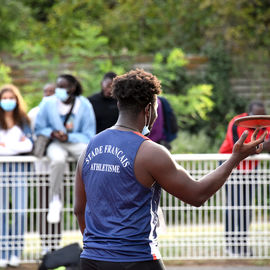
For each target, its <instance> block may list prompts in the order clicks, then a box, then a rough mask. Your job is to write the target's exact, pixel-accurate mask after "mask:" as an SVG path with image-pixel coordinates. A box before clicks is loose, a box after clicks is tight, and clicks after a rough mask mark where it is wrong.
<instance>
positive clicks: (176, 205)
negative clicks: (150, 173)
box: [0, 154, 270, 262]
mask: <svg viewBox="0 0 270 270" xmlns="http://www.w3.org/2000/svg"><path fill="white" fill-rule="evenodd" d="M229 157H230V155H229V154H228V155H227V154H226V155H224V154H175V155H174V158H175V159H176V161H177V162H178V163H179V164H180V165H182V166H183V167H184V168H185V169H186V170H187V171H188V172H189V173H190V174H191V175H192V176H193V177H194V178H195V179H196V180H199V179H200V178H201V177H203V176H204V175H205V174H207V173H209V172H210V171H212V170H214V169H215V168H217V167H218V166H219V165H220V164H221V163H222V162H224V161H226V159H228V158H229ZM75 169H76V162H75V161H74V160H73V159H72V158H70V159H69V160H68V162H67V165H66V169H65V174H64V181H63V184H62V187H63V188H62V200H63V211H62V215H61V222H60V223H59V224H56V225H52V224H48V223H47V222H46V216H47V213H48V190H49V173H50V170H49V161H48V159H47V158H43V159H37V158H36V157H34V156H8V157H7V156H0V224H1V228H0V231H1V233H0V242H1V244H0V248H1V256H6V255H7V254H18V255H19V256H21V260H22V262H36V261H37V260H38V259H39V258H41V256H42V253H44V252H46V250H51V249H52V248H58V247H61V246H65V245H67V244H69V243H73V242H79V243H80V244H82V236H81V234H80V232H79V228H78V225H77V221H76V218H75V216H74V214H73V205H74V176H75ZM269 182H270V155H268V154H260V155H256V156H252V157H250V158H248V159H247V160H246V161H244V162H242V163H241V164H240V165H239V166H238V167H237V168H236V169H234V171H233V174H232V176H231V177H229V179H228V181H227V183H226V184H225V185H224V186H223V187H222V188H221V189H220V190H219V191H218V192H217V193H216V194H215V195H214V196H213V197H211V198H210V199H209V200H208V201H207V202H205V204H204V205H203V206H201V207H199V208H196V207H192V206H190V205H188V204H185V203H184V202H182V201H180V200H178V199H177V198H174V197H173V196H172V195H170V194H168V193H167V192H166V191H164V190H163V191H162V197H161V201H160V205H161V210H162V211H160V212H161V213H162V214H161V213H160V227H159V229H158V233H159V246H160V250H161V253H162V256H163V258H164V259H165V260H183V259H192V260H194V259H195V260H197V259H200V260H201V259H227V258H229V259H235V258H237V259H242V258H243V259H246V258H256V259H269V258H270V222H269V221H270V185H269ZM0 258H1V257H0Z"/></svg>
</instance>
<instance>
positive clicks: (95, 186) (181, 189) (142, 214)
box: [74, 69, 265, 270]
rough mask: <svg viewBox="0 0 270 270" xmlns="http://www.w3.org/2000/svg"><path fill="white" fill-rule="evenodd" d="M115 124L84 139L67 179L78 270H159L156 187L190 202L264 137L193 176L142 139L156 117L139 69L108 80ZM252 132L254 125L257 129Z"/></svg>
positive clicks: (152, 95)
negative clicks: (79, 242)
mask: <svg viewBox="0 0 270 270" xmlns="http://www.w3.org/2000/svg"><path fill="white" fill-rule="evenodd" d="M112 88H113V95H114V97H115V98H116V99H117V101H118V108H119V117H118V120H117V122H116V124H115V125H114V126H113V127H111V128H110V129H107V130H105V131H103V132H101V133H100V134H98V135H96V136H95V137H94V138H92V139H91V141H90V143H89V145H88V147H87V149H86V150H85V151H84V152H83V153H82V155H81V157H80V159H79V161H78V165H77V170H76V177H75V206H74V212H75V214H76V216H77V220H78V223H79V226H80V230H81V232H82V233H83V252H82V254H81V270H164V269H165V267H164V265H163V263H162V260H161V259H160V253H159V251H158V248H157V235H156V225H157V220H158V219H157V208H158V203H159V197H160V187H161V188H163V189H165V190H166V191H167V192H169V193H170V194H172V195H174V196H176V197H177V198H179V199H180V200H182V201H184V202H186V203H189V204H191V205H194V206H200V205H202V204H203V203H204V202H205V201H206V200H207V199H209V198H210V197H211V196H212V195H213V194H214V193H215V192H216V191H217V190H219V189H220V188H221V187H222V185H223V184H224V183H225V181H226V179H227V178H228V176H229V175H230V173H231V171H232V170H233V168H235V167H237V164H238V163H239V162H240V161H241V160H243V159H244V158H246V157H248V156H249V155H252V154H258V153H260V152H261V151H262V149H263V142H264V137H265V135H264V136H261V137H260V138H258V139H257V140H256V136H257V133H258V132H255V133H254V136H253V137H252V141H251V142H250V143H244V141H245V139H246V137H247V133H243V135H242V136H241V138H240V139H239V140H238V141H237V142H236V144H235V146H234V149H233V153H232V155H231V157H230V158H229V159H228V160H227V161H226V162H224V163H223V164H222V165H221V166H219V167H218V168H217V169H216V170H214V171H213V172H211V173H209V174H208V175H206V176H204V177H203V178H202V179H200V180H199V181H196V180H195V179H193V178H192V177H191V176H190V175H189V174H188V173H187V172H186V171H185V170H184V169H183V168H182V167H181V166H180V165H178V164H177V163H176V162H175V160H174V159H173V156H172V155H171V154H170V152H169V151H168V150H167V149H166V148H165V147H163V146H161V145H159V144H156V143H154V142H152V141H151V140H148V139H147V138H146V137H144V136H143V135H142V134H144V135H145V134H147V133H149V130H151V128H152V126H153V123H154V121H155V119H156V118H157V95H158V94H159V93H160V91H161V90H160V83H159V81H158V80H157V78H156V77H155V76H153V75H152V74H150V73H147V72H145V71H143V70H139V69H137V70H133V71H130V72H128V73H126V74H124V75H122V76H117V77H116V78H115V79H114V81H113V86H112ZM257 131H258V130H257Z"/></svg>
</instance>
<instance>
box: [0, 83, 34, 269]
mask: <svg viewBox="0 0 270 270" xmlns="http://www.w3.org/2000/svg"><path fill="white" fill-rule="evenodd" d="M32 147H33V143H32V138H31V128H30V120H29V118H28V116H27V114H26V106H25V103H24V101H23V98H22V96H21V94H20V92H19V90H18V88H17V87H16V86H14V85H12V84H8V85H4V86H2V87H1V89H0V155H1V156H10V155H20V154H25V153H29V152H30V151H31V150H32ZM26 167H27V164H24V163H23V164H19V163H17V162H15V163H14V162H13V163H8V162H7V163H2V164H1V166H0V171H1V174H2V175H3V176H2V177H1V183H2V185H1V187H0V212H1V215H0V223H1V226H0V231H1V236H0V249H1V252H0V267H2V268H5V267H7V265H10V266H13V267H17V266H19V264H20V256H21V253H22V249H23V242H24V239H23V237H24V224H25V218H26V211H25V210H26V208H27V181H26V179H25V178H24V177H23V173H22V172H24V171H25V170H26ZM16 172H20V174H19V175H20V176H18V174H16Z"/></svg>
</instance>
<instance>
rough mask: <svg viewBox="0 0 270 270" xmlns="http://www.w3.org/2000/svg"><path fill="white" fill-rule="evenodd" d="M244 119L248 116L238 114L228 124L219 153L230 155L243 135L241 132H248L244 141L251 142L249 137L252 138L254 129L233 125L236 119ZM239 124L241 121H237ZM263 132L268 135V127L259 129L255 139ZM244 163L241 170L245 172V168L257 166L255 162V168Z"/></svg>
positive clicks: (250, 164)
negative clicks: (266, 132)
mask: <svg viewBox="0 0 270 270" xmlns="http://www.w3.org/2000/svg"><path fill="white" fill-rule="evenodd" d="M257 116H258V115H257ZM244 117H248V114H247V113H242V114H239V115H237V116H235V117H234V118H233V119H232V120H231V121H230V122H229V125H228V129H227V134H226V137H225V140H224V141H223V143H222V145H221V147H220V149H219V153H223V154H231V153H232V150H233V145H234V144H235V143H236V141H237V140H238V139H239V138H240V137H241V135H242V134H243V132H244V131H245V130H248V136H247V138H246V140H245V143H248V142H250V141H251V136H252V134H253V132H254V131H255V128H246V127H243V126H240V125H239V124H238V125H236V124H235V122H236V123H237V119H241V118H242V119H243V118H244ZM268 117H269V116H268ZM238 121H239V120H238ZM239 122H241V121H239ZM265 130H267V131H268V133H269V132H270V127H267V128H261V129H260V130H259V132H258V135H257V137H260V136H261V135H262V134H263V133H264V132H265ZM268 138H269V134H267V136H266V139H268ZM246 163H247V161H243V162H242V165H241V169H244V170H245V169H246V168H247V167H248V168H249V169H253V168H255V167H256V166H257V162H255V167H254V166H252V161H249V162H248V166H247V164H246ZM253 164H254V163H253ZM238 169H239V166H238Z"/></svg>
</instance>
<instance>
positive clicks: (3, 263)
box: [0, 259, 8, 268]
mask: <svg viewBox="0 0 270 270" xmlns="http://www.w3.org/2000/svg"><path fill="white" fill-rule="evenodd" d="M7 265H8V260H4V259H0V268H6V267H7Z"/></svg>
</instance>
